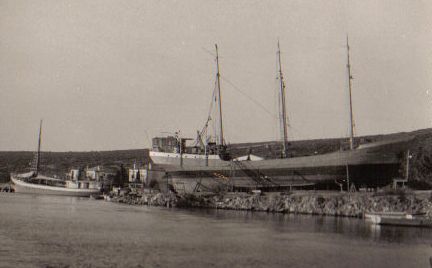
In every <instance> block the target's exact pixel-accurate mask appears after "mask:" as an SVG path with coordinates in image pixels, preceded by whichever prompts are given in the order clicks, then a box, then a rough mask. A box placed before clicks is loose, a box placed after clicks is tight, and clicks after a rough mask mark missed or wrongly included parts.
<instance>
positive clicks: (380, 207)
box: [110, 192, 432, 218]
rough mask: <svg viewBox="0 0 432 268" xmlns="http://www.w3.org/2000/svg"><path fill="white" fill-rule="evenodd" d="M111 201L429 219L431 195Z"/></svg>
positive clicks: (127, 196) (123, 197)
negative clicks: (402, 214)
mask: <svg viewBox="0 0 432 268" xmlns="http://www.w3.org/2000/svg"><path fill="white" fill-rule="evenodd" d="M110 200H111V201H114V202H119V203H127V204H131V205H148V206H164V207H181V208H215V209H231V210H250V211H267V212H280V213H297V214H314V215H332V216H346V217H361V216H362V215H363V213H364V212H390V211H392V212H406V213H421V214H426V215H427V216H429V217H431V218H432V197H431V196H430V194H427V195H422V196H421V195H417V194H414V193H404V192H399V193H390V194H389V193H387V194H382V193H380V194H376V193H350V194H348V193H335V192H295V193H265V194H245V193H225V194H202V193H201V194H199V193H197V194H181V195H179V194H174V193H132V192H130V193H121V194H117V195H111V198H110Z"/></svg>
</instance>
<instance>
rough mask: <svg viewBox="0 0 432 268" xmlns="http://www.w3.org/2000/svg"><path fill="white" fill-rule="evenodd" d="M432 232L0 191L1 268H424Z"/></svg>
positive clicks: (350, 221)
mask: <svg viewBox="0 0 432 268" xmlns="http://www.w3.org/2000/svg"><path fill="white" fill-rule="evenodd" d="M431 243H432V229H423V228H404V227H390V226H382V227H379V226H373V225H371V224H369V223H365V222H364V221H363V220H361V219H355V218H337V217H322V216H307V215H289V214H278V213H274V214H271V213H264V212H245V211H228V210H199V209H197V210H181V209H172V208H171V209H169V208H159V207H144V206H128V205H122V204H117V203H110V202H106V201H100V200H97V201H96V200H89V199H86V198H75V197H57V196H41V195H26V194H11V193H0V267H368V268H371V267H430V258H431V257H432V246H431Z"/></svg>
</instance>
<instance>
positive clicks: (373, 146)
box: [150, 137, 411, 192]
mask: <svg viewBox="0 0 432 268" xmlns="http://www.w3.org/2000/svg"><path fill="white" fill-rule="evenodd" d="M410 139H411V138H410V137H406V138H402V139H398V140H389V141H382V142H377V143H370V144H366V145H363V146H360V147H359V148H357V149H354V150H347V151H336V152H332V153H327V154H321V155H311V156H302V157H293V158H285V159H267V160H259V161H223V160H218V161H216V162H214V161H213V162H212V164H211V165H207V166H206V165H203V164H202V163H203V161H202V159H200V158H199V157H197V158H196V160H195V161H194V158H191V157H188V158H189V159H187V161H185V159H182V161H180V157H181V156H179V157H178V158H175V157H173V155H171V156H170V158H171V160H170V161H171V162H170V164H166V163H167V161H166V159H165V160H164V161H161V159H160V158H161V155H160V154H159V155H158V157H157V158H153V157H152V155H151V154H150V156H151V157H152V160H154V163H155V164H156V165H154V169H153V171H152V173H153V176H156V177H158V178H159V180H161V181H162V183H167V184H169V185H171V186H172V187H173V188H174V189H175V190H176V191H181V192H194V191H215V190H218V189H219V190H230V189H231V190H236V189H237V190H247V189H264V190H269V189H283V188H289V187H296V186H310V185H319V184H333V185H336V183H346V181H345V182H344V180H346V179H347V178H349V181H350V183H353V184H354V185H355V186H357V187H361V186H383V185H387V184H389V183H391V181H392V180H393V179H394V178H397V177H399V176H400V170H401V167H402V163H403V162H404V161H403V158H404V157H405V155H406V154H405V152H406V149H407V144H408V141H409V140H410ZM155 160H156V161H155Z"/></svg>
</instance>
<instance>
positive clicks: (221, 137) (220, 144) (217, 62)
mask: <svg viewBox="0 0 432 268" xmlns="http://www.w3.org/2000/svg"><path fill="white" fill-rule="evenodd" d="M215 47H216V66H217V74H216V79H217V102H218V107H219V147H223V145H224V137H223V125H222V95H221V89H220V72H219V54H218V46H217V44H215Z"/></svg>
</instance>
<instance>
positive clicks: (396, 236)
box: [174, 209, 432, 244]
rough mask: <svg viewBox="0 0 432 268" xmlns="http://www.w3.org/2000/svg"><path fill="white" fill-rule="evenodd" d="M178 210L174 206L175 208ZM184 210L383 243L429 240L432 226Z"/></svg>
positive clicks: (246, 222)
mask: <svg viewBox="0 0 432 268" xmlns="http://www.w3.org/2000/svg"><path fill="white" fill-rule="evenodd" d="M174 210H175V209H174ZM179 211H181V212H182V213H184V214H188V215H194V216H197V217H206V218H209V217H210V218H213V219H215V220H221V221H233V222H241V223H244V224H246V225H247V224H252V223H259V224H261V225H264V226H266V228H272V229H273V230H275V231H279V232H285V231H293V230H295V231H296V232H314V233H324V234H335V235H342V236H344V237H346V238H349V239H362V240H370V241H374V242H380V243H409V244H419V243H430V242H431V241H432V229H428V228H418V227H401V226H380V225H376V224H372V223H370V222H367V221H364V220H363V219H359V218H349V217H333V216H318V215H295V214H283V213H267V212H253V211H237V210H212V209H194V210H179Z"/></svg>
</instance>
